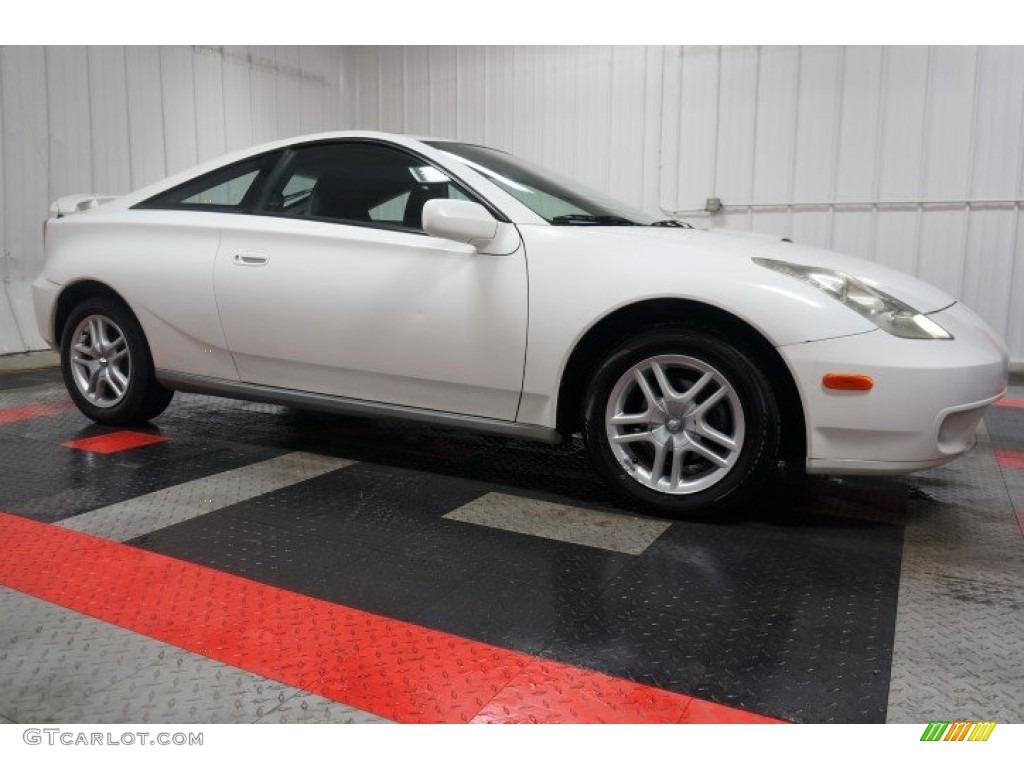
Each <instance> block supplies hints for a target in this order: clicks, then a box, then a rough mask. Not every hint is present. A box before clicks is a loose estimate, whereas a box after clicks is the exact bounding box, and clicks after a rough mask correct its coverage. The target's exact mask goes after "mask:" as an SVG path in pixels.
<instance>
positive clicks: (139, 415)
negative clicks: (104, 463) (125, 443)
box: [60, 296, 174, 426]
mask: <svg viewBox="0 0 1024 768" xmlns="http://www.w3.org/2000/svg"><path fill="white" fill-rule="evenodd" d="M60 367H61V373H62V374H63V375H64V385H65V386H66V387H67V390H68V393H69V394H70V395H71V399H72V400H74V402H75V405H77V406H78V409H79V410H80V411H81V412H82V413H84V414H85V415H86V416H88V417H89V418H90V419H92V420H93V421H95V422H98V423H100V424H109V425H112V426H127V425H131V424H141V423H144V422H147V421H149V420H150V419H154V418H156V417H157V416H159V415H160V414H161V413H163V412H164V410H165V409H166V408H167V406H168V405H169V404H170V402H171V398H172V397H174V392H173V390H170V389H167V388H165V387H163V386H161V385H160V384H159V383H158V382H157V380H156V377H155V376H154V374H153V360H152V357H151V356H150V353H149V345H148V344H147V342H146V337H145V335H144V334H143V332H142V327H141V326H140V325H139V322H138V320H136V319H135V316H134V315H133V314H132V313H131V312H130V311H128V309H126V308H125V306H124V305H123V304H121V303H120V302H118V301H115V300H113V299H110V298H107V297H104V296H98V297H94V298H90V299H85V300H84V301H82V302H81V303H79V304H78V305H77V306H76V307H75V308H74V309H73V310H72V312H71V314H70V315H69V316H68V319H67V321H66V322H65V323H64V328H63V329H62V331H61V338H60Z"/></svg>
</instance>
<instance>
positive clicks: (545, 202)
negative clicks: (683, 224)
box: [427, 141, 654, 226]
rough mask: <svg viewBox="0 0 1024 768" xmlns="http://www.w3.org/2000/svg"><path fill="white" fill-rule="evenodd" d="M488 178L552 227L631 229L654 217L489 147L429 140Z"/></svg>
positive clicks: (431, 144) (432, 144) (649, 222)
mask: <svg viewBox="0 0 1024 768" xmlns="http://www.w3.org/2000/svg"><path fill="white" fill-rule="evenodd" d="M427 143H428V144H429V145H430V146H432V147H434V148H436V149H440V150H441V151H443V152H446V153H448V154H450V155H452V156H453V157H454V158H455V159H456V160H458V161H459V162H461V163H463V164H464V165H468V166H469V167H470V168H472V169H473V170H474V171H476V172H478V173H480V174H482V175H483V176H485V177H487V179H488V180H489V181H491V182H493V183H494V184H495V185H497V186H499V187H501V188H502V189H503V190H505V191H506V192H508V193H509V194H510V195H512V197H514V198H515V199H516V200H518V201H519V202H521V203H522V204H523V205H525V206H526V207H527V208H529V209H530V210H531V211H533V212H534V213H536V214H537V215H538V216H540V217H541V218H543V219H544V220H545V221H547V222H548V223H550V224H555V225H562V226H588V225H589V226H594V225H600V226H630V225H634V224H643V225H647V224H652V223H654V218H653V217H651V216H648V215H647V214H646V213H643V212H641V211H638V210H636V209H634V208H630V207H629V206H628V205H624V204H623V203H620V202H619V201H617V200H614V199H612V198H610V197H608V196H607V195H603V194H601V193H600V192H595V191H593V190H590V189H587V188H586V187H584V186H582V185H580V184H577V183H576V182H575V181H572V180H571V179H567V178H565V177H564V176H559V175H558V174H556V173H553V172H551V171H548V170H546V169H544V168H541V167H539V166H536V165H533V164H531V163H527V162H526V161H524V160H520V159H519V158H517V157H515V156H513V155H510V154H508V153H507V152H501V151H499V150H497V149H490V148H489V147H481V146H478V145H476V144H460V143H458V142H453V141H429V142H427Z"/></svg>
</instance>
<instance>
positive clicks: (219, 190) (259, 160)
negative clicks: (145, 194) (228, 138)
mask: <svg viewBox="0 0 1024 768" xmlns="http://www.w3.org/2000/svg"><path fill="white" fill-rule="evenodd" d="M279 157H280V153H279V152H272V153H270V154H267V155H261V156H260V157H255V158H251V159H249V160H243V161H242V162H240V163H235V164H233V165H229V166H227V167H226V168H218V169H217V170H216V171H212V172H210V173H207V174H205V175H203V176H200V177H199V178H197V179H192V180H191V181H186V182H185V183H184V184H180V185H178V186H177V187H174V188H173V189H169V190H167V191H166V192H161V193H160V194H159V195H156V196H155V197H151V198H149V199H148V200H146V201H144V202H142V203H140V204H139V207H140V208H196V209H199V210H202V209H210V210H218V211H220V210H241V209H242V208H243V207H244V205H245V204H246V203H247V202H249V201H250V199H251V198H252V197H253V196H254V195H253V194H251V193H254V192H255V191H256V190H257V188H258V182H262V180H263V178H264V177H265V176H266V175H267V174H268V173H269V172H270V169H271V168H273V166H274V164H275V163H276V162H277V160H278V158H279Z"/></svg>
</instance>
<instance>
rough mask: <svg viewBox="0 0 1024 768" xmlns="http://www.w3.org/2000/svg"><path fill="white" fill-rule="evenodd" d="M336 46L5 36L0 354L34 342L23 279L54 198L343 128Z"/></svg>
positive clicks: (35, 266) (139, 182) (109, 188)
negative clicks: (53, 41)
mask: <svg viewBox="0 0 1024 768" xmlns="http://www.w3.org/2000/svg"><path fill="white" fill-rule="evenodd" d="M341 76H342V52H341V50H340V49H338V48H315V47H310V48H303V49H299V48H297V47H284V48H274V47H264V48H252V49H249V48H234V47H230V48H221V47H202V46H167V47H160V48H157V47H130V48H120V47H112V46H90V47H88V48H86V47H63V46H51V47H46V48H42V47H35V48H33V47H15V46H0V177H2V180H3V181H2V188H0V194H2V200H0V244H2V250H0V257H2V258H0V279H2V281H3V282H2V290H0V354H3V353H9V352H23V351H26V350H30V349H40V348H42V346H43V342H42V339H40V338H39V335H38V333H37V331H36V328H35V320H34V316H33V313H32V306H31V293H30V288H29V285H30V283H31V281H32V280H33V279H34V278H35V276H36V274H38V272H39V270H40V268H41V267H42V242H41V237H40V235H41V224H42V221H43V219H44V218H45V217H46V211H47V208H48V206H49V203H50V202H51V201H53V200H54V199H56V198H57V197H60V196H61V195H68V194H73V193H77V192H100V193H113V194H118V193H124V192H128V191H130V190H132V189H135V188H138V187H141V186H144V185H145V184H148V183H151V182H154V181H158V180H159V179H161V178H163V177H164V176H166V175H167V174H169V173H173V172H176V171H180V170H183V169H185V168H187V167H189V166H191V165H194V164H195V163H196V162H198V161H200V160H208V159H210V158H213V157H216V156H218V155H220V154H223V153H224V152H225V151H228V150H231V149H237V148H240V147H245V146H249V145H251V144H253V143H255V142H259V141H267V140H269V139H273V138H279V137H283V136H290V135H295V134H298V133H300V132H302V131H315V130H326V129H330V128H339V127H344V124H343V115H342V112H341V104H342V94H343V89H342V87H341V85H340V83H339V77H341Z"/></svg>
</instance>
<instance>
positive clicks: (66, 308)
mask: <svg viewBox="0 0 1024 768" xmlns="http://www.w3.org/2000/svg"><path fill="white" fill-rule="evenodd" d="M98 296H102V297H104V298H107V299H111V300H112V301H116V302H117V303H118V304H120V305H121V306H122V307H124V309H125V311H127V312H128V313H130V314H131V316H132V317H133V318H135V322H137V323H138V321H139V318H138V315H136V314H135V312H134V311H133V310H132V308H131V306H130V305H129V304H128V302H127V301H125V300H124V297H123V296H121V294H119V293H118V292H117V291H115V290H114V289H113V288H111V287H110V286H109V285H107V284H106V283H102V282H100V281H99V280H91V279H86V280H79V281H77V282H74V283H69V284H68V285H66V286H64V290H62V291H61V292H60V295H59V296H58V297H57V302H56V308H55V309H54V312H53V328H52V329H51V330H52V332H53V338H54V341H55V342H56V343H57V345H58V346H59V345H60V339H61V336H62V335H63V333H64V325H65V323H67V320H68V317H69V316H70V315H71V313H72V312H73V311H74V309H75V307H76V306H77V305H78V304H80V303H81V302H83V301H85V300H86V299H91V298H96V297H98ZM139 327H140V328H141V327H142V325H141V323H140V324H139ZM147 346H148V342H147Z"/></svg>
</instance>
